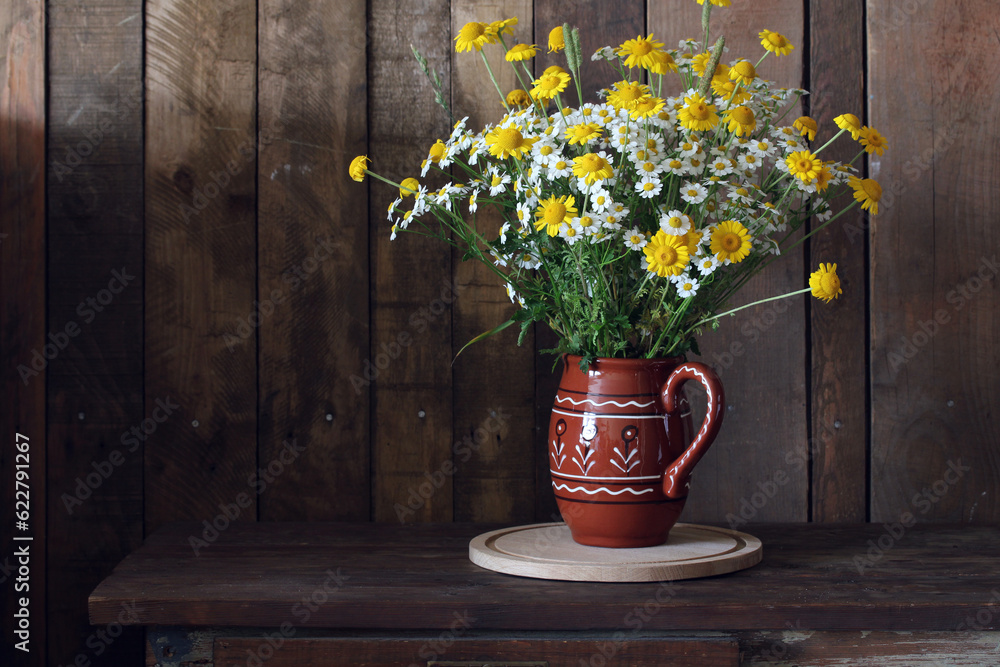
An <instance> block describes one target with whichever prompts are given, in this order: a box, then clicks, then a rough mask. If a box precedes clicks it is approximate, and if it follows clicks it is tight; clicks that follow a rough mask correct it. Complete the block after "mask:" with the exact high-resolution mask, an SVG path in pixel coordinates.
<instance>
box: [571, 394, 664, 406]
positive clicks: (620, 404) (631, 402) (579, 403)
mask: <svg viewBox="0 0 1000 667" xmlns="http://www.w3.org/2000/svg"><path fill="white" fill-rule="evenodd" d="M563 401H569V402H570V403H572V404H573V405H582V404H583V403H590V404H591V405H593V406H595V407H598V408H600V407H603V406H605V405H614V406H615V407H618V408H627V407H629V406H635V407H637V408H648V407H650V406H651V405H654V404H655V401H650V402H649V403H637V402H636V401H626V402H625V403H619V402H618V401H603V402H597V401H595V400H592V399H589V398H584V399H582V400H579V401H574V400H573V399H572V398H570V397H569V396H556V403H562V402H563Z"/></svg>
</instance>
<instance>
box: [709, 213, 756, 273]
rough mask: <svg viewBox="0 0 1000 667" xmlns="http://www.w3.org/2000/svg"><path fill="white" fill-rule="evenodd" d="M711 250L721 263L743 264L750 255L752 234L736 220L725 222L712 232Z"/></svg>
mask: <svg viewBox="0 0 1000 667" xmlns="http://www.w3.org/2000/svg"><path fill="white" fill-rule="evenodd" d="M709 250H711V251H712V252H713V253H715V256H716V257H718V259H719V261H720V262H724V261H726V260H727V259H728V260H729V261H731V262H733V263H739V262H742V261H743V260H744V259H745V258H746V256H747V255H749V254H750V232H749V231H748V230H747V228H746V227H744V226H743V225H742V224H740V223H739V222H737V221H736V220H724V221H723V222H720V223H719V224H718V225H717V226H716V228H715V230H714V231H713V232H712V242H711V245H710V246H709Z"/></svg>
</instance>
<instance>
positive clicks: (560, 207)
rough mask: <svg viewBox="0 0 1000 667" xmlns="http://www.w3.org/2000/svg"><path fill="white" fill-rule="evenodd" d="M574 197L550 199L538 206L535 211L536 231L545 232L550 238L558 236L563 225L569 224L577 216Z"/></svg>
mask: <svg viewBox="0 0 1000 667" xmlns="http://www.w3.org/2000/svg"><path fill="white" fill-rule="evenodd" d="M575 204H576V200H575V199H573V195H566V196H563V197H559V198H556V197H554V196H553V197H549V198H548V199H545V200H542V201H541V202H539V204H538V209H537V210H536V211H535V217H536V218H537V220H535V229H537V230H538V231H542V230H543V229H544V230H545V233H546V234H548V235H549V236H558V235H559V228H560V227H562V225H563V223H566V224H569V223H570V222H571V221H572V220H573V218H574V217H575V216H576V214H577V210H576V206H575Z"/></svg>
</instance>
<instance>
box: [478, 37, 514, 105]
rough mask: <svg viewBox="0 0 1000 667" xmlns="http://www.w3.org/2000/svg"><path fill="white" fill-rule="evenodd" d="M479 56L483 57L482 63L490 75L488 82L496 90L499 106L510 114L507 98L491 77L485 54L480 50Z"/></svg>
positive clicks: (493, 77) (495, 80)
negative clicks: (491, 83) (490, 82)
mask: <svg viewBox="0 0 1000 667" xmlns="http://www.w3.org/2000/svg"><path fill="white" fill-rule="evenodd" d="M479 55H480V56H482V57H483V62H484V63H485V64H486V71H487V72H489V73H490V81H492V82H493V87H494V88H496V89H497V95H499V96H500V104H502V105H503V108H504V111H506V112H507V113H510V107H509V106H507V96H506V95H504V94H503V91H501V90H500V84H499V83H497V78H496V77H495V76H494V75H493V68H492V67H490V61H489V60H487V59H486V54H485V53H483V51H482V50H481V49H480V51H479Z"/></svg>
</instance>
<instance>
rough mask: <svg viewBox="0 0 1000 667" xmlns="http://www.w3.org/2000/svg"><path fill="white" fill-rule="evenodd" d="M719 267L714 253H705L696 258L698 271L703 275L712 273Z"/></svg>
mask: <svg viewBox="0 0 1000 667" xmlns="http://www.w3.org/2000/svg"><path fill="white" fill-rule="evenodd" d="M717 268H719V260H718V259H717V258H716V257H715V255H707V256H705V257H702V258H700V259H699V260H698V273H700V274H701V275H703V276H709V275H712V274H713V273H714V272H715V270H716V269H717Z"/></svg>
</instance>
